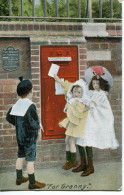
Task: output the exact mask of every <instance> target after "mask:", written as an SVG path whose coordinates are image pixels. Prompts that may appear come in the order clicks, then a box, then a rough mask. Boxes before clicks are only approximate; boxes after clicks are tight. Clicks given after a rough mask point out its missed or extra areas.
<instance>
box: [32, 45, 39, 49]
mask: <svg viewBox="0 0 124 195" xmlns="http://www.w3.org/2000/svg"><path fill="white" fill-rule="evenodd" d="M31 49H39V45H31Z"/></svg>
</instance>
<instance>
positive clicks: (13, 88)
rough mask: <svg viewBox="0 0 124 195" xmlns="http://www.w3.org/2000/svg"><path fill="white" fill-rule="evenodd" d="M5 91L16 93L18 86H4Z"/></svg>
mask: <svg viewBox="0 0 124 195" xmlns="http://www.w3.org/2000/svg"><path fill="white" fill-rule="evenodd" d="M3 91H4V92H15V91H16V86H14V85H3Z"/></svg>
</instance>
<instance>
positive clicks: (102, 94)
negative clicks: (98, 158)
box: [76, 76, 119, 176]
mask: <svg viewBox="0 0 124 195" xmlns="http://www.w3.org/2000/svg"><path fill="white" fill-rule="evenodd" d="M89 89H90V90H89V95H90V104H89V111H88V116H87V120H86V124H85V129H84V135H83V136H82V137H81V138H77V140H76V144H77V145H79V146H82V147H86V146H88V147H96V148H99V149H107V148H110V149H116V148H117V147H118V146H119V143H118V141H117V139H116V136H115V131H114V116H113V113H112V110H111V106H110V103H109V101H108V98H107V93H106V92H107V91H109V85H108V82H107V81H105V80H103V79H102V78H101V77H100V78H98V77H97V76H94V77H93V78H92V80H91V83H90V85H89ZM93 172H94V167H93V161H92V158H88V167H87V169H86V171H84V172H83V173H82V174H81V176H87V175H89V174H91V173H93Z"/></svg>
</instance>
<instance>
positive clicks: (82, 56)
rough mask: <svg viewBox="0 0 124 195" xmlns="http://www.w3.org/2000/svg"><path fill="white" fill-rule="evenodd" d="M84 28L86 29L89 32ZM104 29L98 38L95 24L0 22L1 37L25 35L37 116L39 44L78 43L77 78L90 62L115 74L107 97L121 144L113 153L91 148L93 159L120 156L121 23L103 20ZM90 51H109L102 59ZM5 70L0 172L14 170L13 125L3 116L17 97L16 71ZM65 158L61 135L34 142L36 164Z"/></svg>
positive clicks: (0, 89) (0, 93)
mask: <svg viewBox="0 0 124 195" xmlns="http://www.w3.org/2000/svg"><path fill="white" fill-rule="evenodd" d="M102 29H103V28H102ZM92 30H93V31H92ZM87 31H89V32H88V33H89V34H88V35H87V33H86V32H87ZM104 31H105V32H104V36H103V34H102V33H103V31H102V30H101V32H99V35H100V33H101V37H99V38H98V34H97V32H96V25H95V27H94V26H93V25H90V24H81V23H61V24H60V23H33V22H29V23H26V22H25V23H24V22H20V23H17V22H11V23H9V22H8V23H7V22H0V36H1V38H0V41H3V40H7V38H8V40H9V38H11V39H10V40H11V43H12V41H13V40H14V38H15V37H16V38H17V40H18V44H21V41H19V40H23V38H24V40H25V39H28V52H29V53H28V57H29V58H26V59H29V62H28V64H29V65H28V67H29V68H28V70H27V71H26V72H27V73H28V78H31V79H32V83H33V86H34V87H33V98H32V100H33V101H34V102H35V103H36V106H37V109H38V114H39V117H40V116H41V95H42V94H41V92H40V90H41V89H40V88H41V86H40V45H52V44H53V45H55V44H60V45H62V44H64V45H65V44H67V45H77V46H78V64H79V67H78V68H79V78H83V74H84V70H85V69H86V68H87V67H89V66H92V65H103V66H105V67H107V68H108V69H109V71H110V72H111V73H112V75H113V76H114V86H113V88H112V90H111V92H110V95H109V99H110V103H111V106H112V110H113V113H114V116H115V130H116V135H117V138H118V140H119V143H120V147H119V148H118V150H117V151H116V152H115V153H114V154H113V153H111V152H110V151H109V150H98V149H94V160H95V161H107V160H108V161H109V160H113V161H116V160H120V159H121V124H122V121H121V92H122V89H121V69H122V67H121V24H104ZM92 32H94V36H95V35H96V36H95V37H92ZM84 34H85V37H84ZM105 35H106V37H105ZM3 43H4V41H3ZM92 51H96V52H97V51H99V52H100V51H102V52H104V54H110V55H109V56H108V59H109V58H110V59H109V60H108V61H106V60H102V61H101V60H97V59H95V58H94V59H92V60H89V59H88V55H89V54H90V55H91V54H92ZM89 52H90V53H89ZM106 52H107V53H106ZM100 55H101V54H100ZM22 56H23V55H22ZM22 58H23V57H22ZM0 64H1V63H0ZM0 66H1V65H0ZM1 70H2V69H1ZM23 70H24V69H19V70H18V71H19V74H23V73H24V71H23ZM2 71H3V70H2ZM7 74H8V72H6V74H5V72H4V74H3V75H2V77H1V74H0V172H5V171H8V170H11V171H15V161H16V158H17V143H16V137H15V129H14V128H13V126H12V125H10V124H8V123H7V122H6V120H5V116H6V112H7V110H8V109H9V108H10V107H11V106H12V105H13V103H15V102H16V100H17V95H16V93H15V90H16V86H17V83H18V80H17V79H15V78H17V77H16V76H18V75H16V74H15V75H13V76H10V77H9V74H10V73H9V74H8V75H7ZM4 76H5V77H4ZM13 77H14V78H13ZM78 158H79V157H78ZM64 161H65V142H64V139H51V140H42V137H40V138H39V141H38V144H37V159H36V167H37V168H41V167H42V168H43V167H44V168H45V167H46V168H47V167H51V166H57V165H59V166H60V165H61V164H63V163H64Z"/></svg>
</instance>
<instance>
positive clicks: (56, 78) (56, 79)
mask: <svg viewBox="0 0 124 195" xmlns="http://www.w3.org/2000/svg"><path fill="white" fill-rule="evenodd" d="M54 79H55V81H57V82H58V83H60V84H61V85H62V84H63V83H64V82H63V81H61V79H60V78H59V77H58V76H57V75H56V74H55V75H54Z"/></svg>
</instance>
